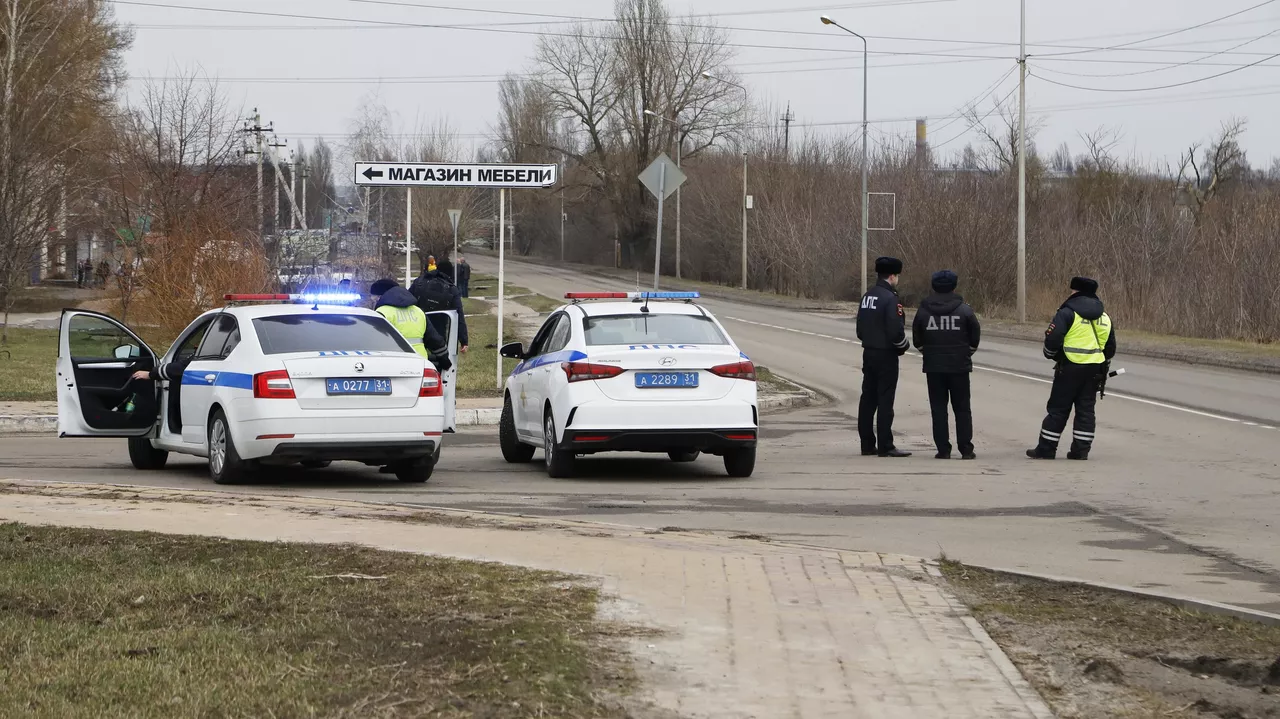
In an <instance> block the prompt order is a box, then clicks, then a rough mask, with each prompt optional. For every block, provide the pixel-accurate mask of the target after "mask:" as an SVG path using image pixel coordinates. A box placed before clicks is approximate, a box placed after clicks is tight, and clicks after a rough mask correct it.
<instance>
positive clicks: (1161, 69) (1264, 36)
mask: <svg viewBox="0 0 1280 719" xmlns="http://www.w3.org/2000/svg"><path fill="white" fill-rule="evenodd" d="M1276 33H1280V28H1276V29H1275V30H1272V31H1271V32H1268V33H1265V34H1262V35H1259V36H1257V37H1254V38H1250V39H1248V40H1245V41H1244V42H1242V43H1240V44H1238V45H1233V46H1231V47H1229V48H1227V49H1226V50H1219V51H1218V52H1213V53H1209V54H1208V55H1205V56H1204V57H1201V58H1196V59H1193V60H1186V61H1184V62H1179V63H1175V64H1172V65H1164V66H1163V67H1155V68H1150V69H1147V70H1135V71H1134V72H1118V73H1083V72H1068V71H1066V70H1054V69H1053V68H1046V67H1041V68H1040V69H1041V70H1042V71H1044V72H1051V73H1054V74H1057V75H1069V76H1071V77H1133V76H1135V75H1150V74H1152V73H1156V72H1164V71H1166V70H1174V69H1177V68H1179V67H1187V66H1189V65H1197V66H1200V67H1204V66H1206V65H1208V63H1205V62H1204V61H1205V60H1209V59H1211V58H1215V57H1218V56H1220V55H1223V54H1226V53H1228V52H1231V51H1233V50H1237V49H1239V48H1242V47H1244V46H1246V45H1251V44H1253V43H1255V42H1259V41H1262V40H1265V39H1267V38H1269V37H1271V36H1272V35H1275V34H1276ZM1048 59H1050V60H1051V59H1052V58H1048ZM1065 59H1068V60H1070V59H1074V58H1065ZM1233 66H1234V65H1233Z"/></svg>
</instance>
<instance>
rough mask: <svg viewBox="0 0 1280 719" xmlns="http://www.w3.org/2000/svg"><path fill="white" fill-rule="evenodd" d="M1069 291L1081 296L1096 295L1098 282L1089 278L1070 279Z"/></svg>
mask: <svg viewBox="0 0 1280 719" xmlns="http://www.w3.org/2000/svg"><path fill="white" fill-rule="evenodd" d="M1071 291H1072V292H1079V293H1080V294H1082V295H1096V294H1098V281H1097V280H1095V279H1091V278H1089V277H1072V278H1071Z"/></svg>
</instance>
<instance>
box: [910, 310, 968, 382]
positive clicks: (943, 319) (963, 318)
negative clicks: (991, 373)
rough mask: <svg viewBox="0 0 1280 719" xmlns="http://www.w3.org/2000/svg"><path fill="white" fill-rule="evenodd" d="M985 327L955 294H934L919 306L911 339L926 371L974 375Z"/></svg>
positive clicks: (912, 325)
mask: <svg viewBox="0 0 1280 719" xmlns="http://www.w3.org/2000/svg"><path fill="white" fill-rule="evenodd" d="M981 335H982V327H981V325H979V324H978V316H977V315H975V314H974V313H973V308H972V307H970V306H969V305H968V304H966V303H965V301H964V298H963V297H961V296H960V295H958V294H956V293H954V292H943V293H938V294H932V295H929V296H928V297H926V298H925V300H924V302H921V303H920V309H919V311H917V312H916V318H915V320H914V321H912V323H911V339H912V342H913V343H914V344H915V346H916V349H918V350H920V353H921V354H922V355H924V371H925V372H972V371H973V360H972V359H971V357H972V356H973V353H974V352H977V351H978V341H979V339H981Z"/></svg>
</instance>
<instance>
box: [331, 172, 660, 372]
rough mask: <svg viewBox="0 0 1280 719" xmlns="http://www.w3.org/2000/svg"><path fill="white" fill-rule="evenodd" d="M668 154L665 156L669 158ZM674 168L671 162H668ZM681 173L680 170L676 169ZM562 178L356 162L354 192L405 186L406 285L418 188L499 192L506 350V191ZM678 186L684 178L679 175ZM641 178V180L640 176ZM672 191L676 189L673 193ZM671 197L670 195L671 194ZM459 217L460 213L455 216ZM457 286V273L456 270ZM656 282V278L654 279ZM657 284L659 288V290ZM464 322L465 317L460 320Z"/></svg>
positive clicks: (455, 231) (455, 226) (540, 185)
mask: <svg viewBox="0 0 1280 719" xmlns="http://www.w3.org/2000/svg"><path fill="white" fill-rule="evenodd" d="M665 157H666V155H663V158H665ZM667 162H668V163H670V162H671V161H670V160H667ZM677 172H679V170H677ZM559 177H560V169H559V167H557V166H556V165H530V164H518V163H464V164H459V163H449V162H357V163H356V166H355V184H356V187H373V186H381V187H403V188H405V200H406V201H405V204H406V205H407V209H406V211H405V212H406V215H407V218H408V219H407V221H406V225H405V261H404V263H405V286H406V287H407V286H409V285H410V283H412V281H413V277H412V276H411V272H412V268H411V267H410V263H411V259H410V253H411V252H412V247H413V245H412V235H411V231H412V227H411V224H412V221H413V210H412V207H413V202H412V192H413V190H412V188H414V187H489V188H496V189H497V190H498V349H499V350H501V349H502V331H503V311H504V307H503V305H504V300H505V296H506V282H505V280H506V248H507V204H506V203H507V190H512V189H519V188H526V189H540V188H547V187H552V186H554V185H555V184H556V182H557V181H558V179H559ZM679 177H680V182H683V181H684V175H683V174H681V175H679ZM642 179H643V177H642ZM677 186H678V183H677ZM672 189H673V190H674V187H673V188H672ZM667 194H670V192H668V193H667ZM455 213H456V214H455ZM461 217H462V211H461V210H449V220H450V222H452V223H453V254H454V261H455V262H456V261H457V255H458V221H459V220H460V219H461ZM453 272H454V281H455V283H456V282H457V277H458V274H457V273H458V268H457V265H456V264H455V265H454V269H453ZM655 280H656V278H655ZM656 286H657V285H656V284H655V287H656ZM459 320H461V318H459ZM497 387H498V389H502V354H501V353H499V354H498V369H497Z"/></svg>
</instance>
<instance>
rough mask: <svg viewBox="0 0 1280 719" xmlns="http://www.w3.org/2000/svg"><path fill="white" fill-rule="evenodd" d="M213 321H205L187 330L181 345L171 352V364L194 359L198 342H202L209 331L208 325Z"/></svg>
mask: <svg viewBox="0 0 1280 719" xmlns="http://www.w3.org/2000/svg"><path fill="white" fill-rule="evenodd" d="M212 323H213V321H212V320H211V319H206V320H204V321H203V322H201V323H200V324H199V325H197V326H196V327H195V328H194V329H190V330H188V334H187V335H186V336H185V337H183V338H182V343H181V344H179V345H178V348H177V349H175V350H174V351H173V359H172V360H170V361H171V362H181V361H183V360H187V359H191V358H192V357H195V354H196V348H198V347H199V346H200V342H201V341H202V340H204V335H205V333H206V332H208V331H209V325H211V324H212Z"/></svg>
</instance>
